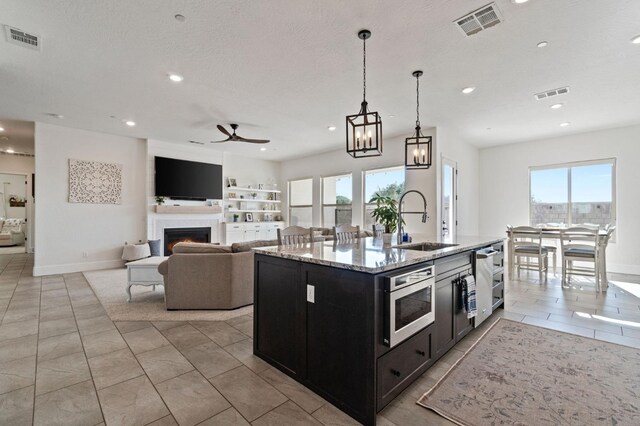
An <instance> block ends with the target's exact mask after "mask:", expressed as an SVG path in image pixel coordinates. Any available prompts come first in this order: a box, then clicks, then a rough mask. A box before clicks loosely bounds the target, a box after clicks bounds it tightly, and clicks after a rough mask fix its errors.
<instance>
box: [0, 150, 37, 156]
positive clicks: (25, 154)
mask: <svg viewBox="0 0 640 426" xmlns="http://www.w3.org/2000/svg"><path fill="white" fill-rule="evenodd" d="M0 155H13V156H16V155H17V156H18V157H35V155H34V154H28V153H26V152H13V153H11V152H4V151H0Z"/></svg>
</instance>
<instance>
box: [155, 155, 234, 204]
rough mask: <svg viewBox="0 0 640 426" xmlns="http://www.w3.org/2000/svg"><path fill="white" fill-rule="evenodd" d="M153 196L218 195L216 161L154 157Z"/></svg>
mask: <svg viewBox="0 0 640 426" xmlns="http://www.w3.org/2000/svg"><path fill="white" fill-rule="evenodd" d="M155 170H156V178H155V183H156V191H155V195H156V196H162V197H169V198H176V199H201V200H202V199H213V200H221V199H222V166H221V165H220V164H208V163H200V162H196V161H186V160H176V159H174V158H164V157H155Z"/></svg>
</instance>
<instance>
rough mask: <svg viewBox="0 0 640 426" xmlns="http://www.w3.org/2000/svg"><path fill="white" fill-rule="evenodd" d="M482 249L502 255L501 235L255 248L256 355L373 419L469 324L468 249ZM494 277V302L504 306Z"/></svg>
mask: <svg viewBox="0 0 640 426" xmlns="http://www.w3.org/2000/svg"><path fill="white" fill-rule="evenodd" d="M487 247H492V248H493V249H495V250H497V251H498V252H499V253H500V254H501V255H502V251H503V239H502V238H492V237H462V236H461V237H458V238H457V239H456V241H447V242H444V243H443V242H434V241H433V240H430V239H429V238H426V237H421V236H414V242H413V243H405V244H402V245H396V246H394V245H392V246H385V245H383V244H382V240H381V239H377V238H363V239H360V240H358V241H356V242H349V243H336V242H334V241H326V242H314V243H306V244H302V245H296V246H278V247H262V248H256V249H254V250H255V282H254V300H255V305H254V353H255V354H256V355H257V356H258V357H260V358H262V359H264V360H265V361H267V362H268V363H270V364H271V365H273V366H274V367H276V368H278V369H279V370H280V371H282V372H284V373H286V374H287V375H289V376H290V377H292V378H294V379H295V380H297V381H298V382H300V383H302V384H303V385H305V386H306V387H308V388H309V389H311V390H313V391H314V392H316V393H317V394H319V395H320V396H322V397H323V398H325V399H326V400H327V401H329V402H331V403H332V404H334V405H335V406H336V407H338V408H339V409H341V410H342V411H344V412H345V413H347V414H349V415H350V416H351V417H353V418H354V419H356V420H358V421H360V422H361V423H363V424H367V425H375V421H376V413H378V412H379V411H381V410H382V409H383V408H384V407H385V406H386V405H387V404H389V402H391V401H392V400H393V398H395V397H396V396H397V395H398V394H399V393H400V392H402V390H404V389H405V388H406V387H407V386H409V385H410V384H411V383H412V382H413V381H414V380H415V379H417V378H418V377H419V376H420V375H421V374H422V373H424V371H426V370H427V369H428V368H429V367H431V365H433V363H435V361H436V360H437V359H438V358H440V357H441V356H442V355H444V354H445V353H446V352H447V351H448V350H449V349H451V348H452V347H453V346H455V344H456V343H457V342H458V341H459V340H460V339H462V338H463V337H464V336H465V335H466V334H467V333H469V332H470V331H471V330H472V329H473V325H474V322H473V319H469V318H468V316H467V311H466V310H465V307H464V302H465V299H464V289H465V277H470V276H472V275H473V274H474V270H473V264H474V250H476V249H480V248H487ZM501 255H500V256H496V258H495V260H494V262H499V263H502V262H503V257H502V256H501ZM502 276H503V275H500V276H499V277H500V278H498V279H496V278H494V287H493V289H492V290H491V291H492V292H493V298H494V301H495V303H493V306H492V309H497V308H499V307H502V306H503V304H504V297H503V294H504V284H503V283H502V282H501V280H502V278H501V277H502ZM396 288H397V289H399V290H395V289H396ZM398 295H402V296H401V297H400V296H398Z"/></svg>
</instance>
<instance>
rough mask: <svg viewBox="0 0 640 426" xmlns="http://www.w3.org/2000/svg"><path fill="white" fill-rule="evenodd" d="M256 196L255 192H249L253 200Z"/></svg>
mask: <svg viewBox="0 0 640 426" xmlns="http://www.w3.org/2000/svg"><path fill="white" fill-rule="evenodd" d="M257 196H258V193H257V192H252V193H251V198H253V199H254V200H255V199H256V197H257Z"/></svg>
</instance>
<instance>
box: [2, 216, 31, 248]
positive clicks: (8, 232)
mask: <svg viewBox="0 0 640 426" xmlns="http://www.w3.org/2000/svg"><path fill="white" fill-rule="evenodd" d="M25 228H26V224H25V220H24V219H0V246H3V247H4V246H20V245H24V232H25Z"/></svg>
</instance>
